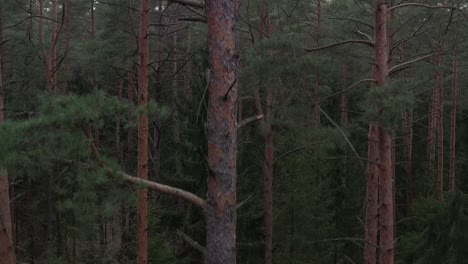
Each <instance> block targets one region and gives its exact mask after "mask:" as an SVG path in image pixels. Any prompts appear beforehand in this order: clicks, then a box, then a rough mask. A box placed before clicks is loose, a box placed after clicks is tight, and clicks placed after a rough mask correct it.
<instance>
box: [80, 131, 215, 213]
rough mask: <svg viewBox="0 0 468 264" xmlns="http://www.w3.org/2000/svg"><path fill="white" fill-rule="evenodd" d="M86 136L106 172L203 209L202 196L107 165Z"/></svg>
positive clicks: (87, 134)
mask: <svg viewBox="0 0 468 264" xmlns="http://www.w3.org/2000/svg"><path fill="white" fill-rule="evenodd" d="M86 136H87V137H88V138H89V142H90V146H91V150H92V152H93V154H94V155H95V156H96V159H97V160H98V162H99V164H100V165H101V167H102V168H103V169H104V170H106V171H107V172H108V173H110V174H114V175H117V176H120V177H122V178H123V179H124V180H126V181H128V182H131V183H135V184H141V185H144V186H145V187H147V188H150V189H153V190H156V191H157V192H160V193H162V194H167V195H170V196H174V197H177V198H180V199H182V200H185V201H187V202H190V203H192V204H193V205H196V206H198V207H200V208H203V209H205V205H206V202H205V200H203V199H202V198H200V197H198V196H196V195H195V194H193V193H191V192H187V191H184V190H182V189H179V188H175V187H172V186H168V185H164V184H160V183H157V182H153V181H148V180H143V179H140V178H137V177H134V176H131V175H130V174H127V173H125V172H123V171H116V170H114V169H112V168H111V167H109V166H107V165H106V164H105V162H104V161H103V160H102V159H101V155H100V154H99V151H98V149H97V148H96V145H95V144H94V140H93V139H92V138H91V136H90V135H89V133H88V132H86Z"/></svg>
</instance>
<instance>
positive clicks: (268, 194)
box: [263, 127, 273, 264]
mask: <svg viewBox="0 0 468 264" xmlns="http://www.w3.org/2000/svg"><path fill="white" fill-rule="evenodd" d="M263 175H264V176H263V177H264V179H263V182H264V183H263V184H264V196H265V264H271V263H272V262H273V133H272V130H271V127H269V129H268V130H267V131H266V134H265V162H264V164H263Z"/></svg>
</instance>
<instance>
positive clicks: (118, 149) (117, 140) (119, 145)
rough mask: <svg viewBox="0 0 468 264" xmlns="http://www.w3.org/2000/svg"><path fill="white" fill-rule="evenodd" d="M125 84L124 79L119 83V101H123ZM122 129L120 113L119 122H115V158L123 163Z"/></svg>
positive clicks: (119, 115)
mask: <svg viewBox="0 0 468 264" xmlns="http://www.w3.org/2000/svg"><path fill="white" fill-rule="evenodd" d="M123 86H124V79H121V80H120V83H119V101H122V98H123ZM121 130H122V115H121V114H120V113H119V114H118V115H117V122H116V124H115V158H116V160H117V161H118V162H119V164H122V141H121V139H120V137H121V133H120V131H121Z"/></svg>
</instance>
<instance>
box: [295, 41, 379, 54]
mask: <svg viewBox="0 0 468 264" xmlns="http://www.w3.org/2000/svg"><path fill="white" fill-rule="evenodd" d="M352 43H353V44H364V45H367V46H370V47H374V42H372V41H369V40H362V39H350V40H345V41H341V42H337V43H333V44H330V45H325V46H321V47H317V48H312V49H305V51H306V52H305V53H304V54H306V53H309V52H314V51H319V50H324V49H329V48H333V47H337V46H341V45H345V44H352Z"/></svg>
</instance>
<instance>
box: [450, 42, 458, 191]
mask: <svg viewBox="0 0 468 264" xmlns="http://www.w3.org/2000/svg"><path fill="white" fill-rule="evenodd" d="M457 95H458V72H457V49H456V48H455V49H454V54H453V80H452V110H451V112H450V169H449V170H450V171H449V191H451V192H453V191H455V169H456V167H455V165H456V163H455V147H456V145H455V144H456V138H457Z"/></svg>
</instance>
